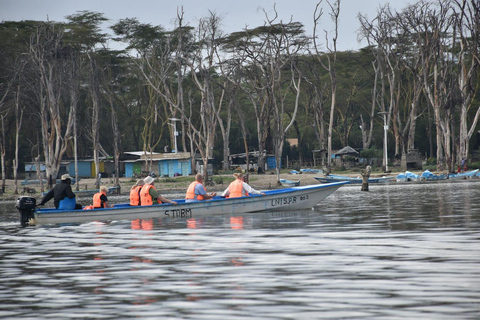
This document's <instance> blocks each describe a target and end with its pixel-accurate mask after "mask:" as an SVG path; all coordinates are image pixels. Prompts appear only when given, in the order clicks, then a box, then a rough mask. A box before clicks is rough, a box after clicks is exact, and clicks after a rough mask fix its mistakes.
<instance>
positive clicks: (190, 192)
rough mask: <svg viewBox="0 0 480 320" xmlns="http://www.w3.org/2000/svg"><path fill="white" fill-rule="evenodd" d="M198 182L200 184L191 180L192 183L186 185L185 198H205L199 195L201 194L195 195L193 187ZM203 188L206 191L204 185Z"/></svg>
mask: <svg viewBox="0 0 480 320" xmlns="http://www.w3.org/2000/svg"><path fill="white" fill-rule="evenodd" d="M199 184H200V182H198V181H193V182H192V183H190V185H189V186H188V189H187V194H186V195H185V199H195V197H196V199H197V200H205V198H204V197H203V195H201V194H199V195H195V187H196V186H197V185H199ZM203 189H204V190H205V191H207V189H206V188H205V187H203Z"/></svg>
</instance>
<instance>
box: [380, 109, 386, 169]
mask: <svg viewBox="0 0 480 320" xmlns="http://www.w3.org/2000/svg"><path fill="white" fill-rule="evenodd" d="M378 114H381V115H383V132H384V135H383V156H384V159H383V161H384V165H385V172H388V151H387V150H388V149H387V132H388V125H387V114H388V112H385V111H383V112H379V113H378Z"/></svg>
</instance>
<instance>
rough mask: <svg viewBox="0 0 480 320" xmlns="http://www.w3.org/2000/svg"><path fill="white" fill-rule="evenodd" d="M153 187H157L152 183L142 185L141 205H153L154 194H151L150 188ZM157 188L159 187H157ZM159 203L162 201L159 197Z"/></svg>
mask: <svg viewBox="0 0 480 320" xmlns="http://www.w3.org/2000/svg"><path fill="white" fill-rule="evenodd" d="M151 188H153V189H155V187H154V186H152V185H151V184H147V185H145V186H143V187H142V190H140V205H141V206H151V205H152V204H153V200H152V196H151V195H150V189H151ZM155 190H157V189H155ZM157 202H158V203H162V201H160V200H158V199H157Z"/></svg>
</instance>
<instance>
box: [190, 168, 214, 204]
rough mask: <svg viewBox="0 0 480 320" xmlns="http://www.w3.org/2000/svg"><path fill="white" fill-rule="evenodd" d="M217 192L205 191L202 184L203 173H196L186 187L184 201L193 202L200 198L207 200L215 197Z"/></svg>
mask: <svg viewBox="0 0 480 320" xmlns="http://www.w3.org/2000/svg"><path fill="white" fill-rule="evenodd" d="M216 195H217V193H215V192H212V193H207V189H206V188H205V186H204V185H203V175H202V174H201V173H197V174H196V175H195V181H193V182H192V183H190V185H189V186H188V189H187V194H186V195H185V202H195V201H201V200H208V199H212V198H213V197H215V196H216Z"/></svg>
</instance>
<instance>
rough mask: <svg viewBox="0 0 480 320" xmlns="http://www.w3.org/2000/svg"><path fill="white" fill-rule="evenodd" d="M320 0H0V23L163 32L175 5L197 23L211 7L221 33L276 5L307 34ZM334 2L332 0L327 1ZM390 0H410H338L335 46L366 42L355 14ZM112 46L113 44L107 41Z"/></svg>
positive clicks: (394, 4)
mask: <svg viewBox="0 0 480 320" xmlns="http://www.w3.org/2000/svg"><path fill="white" fill-rule="evenodd" d="M319 1H320V0H318V1H317V0H276V1H272V0H235V1H231V0H133V1H132V0H129V1H127V0H0V21H22V20H39V21H47V20H48V21H55V22H61V21H65V20H66V19H65V17H66V16H68V15H72V14H75V13H77V12H78V11H84V10H88V11H93V12H99V13H103V14H104V16H105V17H106V18H107V19H109V21H108V22H107V23H105V24H104V25H103V28H104V29H105V32H109V33H111V30H110V29H109V28H108V27H109V26H111V25H113V24H115V23H116V22H118V21H119V20H121V19H125V18H137V19H138V21H139V22H140V23H149V24H151V25H155V26H158V25H161V26H163V27H164V28H165V29H167V30H171V29H173V28H174V20H175V18H176V16H177V10H178V8H180V7H182V6H183V11H184V18H185V19H184V20H185V22H186V23H187V24H188V25H190V26H192V27H196V26H197V25H198V21H199V19H200V18H204V17H208V16H209V11H212V12H215V13H216V14H217V15H219V16H220V17H221V18H222V27H221V28H222V30H223V31H224V32H225V33H230V32H236V31H241V30H243V29H244V28H245V27H250V28H254V27H258V26H262V25H263V24H264V21H265V13H264V10H265V11H266V12H267V13H268V15H269V17H273V14H274V6H275V8H276V11H277V13H278V20H277V22H280V20H281V21H283V22H285V23H286V22H289V21H290V20H292V21H298V22H301V23H303V24H304V26H305V32H306V33H307V34H309V35H311V34H312V31H313V14H314V10H315V6H316V4H317V3H318V2H319ZM330 1H331V2H333V1H334V0H330ZM387 3H389V5H390V7H391V8H392V9H395V10H397V11H401V10H402V9H403V8H405V7H406V6H407V5H408V4H409V3H413V1H412V0H410V1H408V0H392V1H387V0H341V4H340V21H339V37H338V42H337V49H338V50H340V51H344V50H358V49H360V48H362V47H364V46H366V43H365V42H362V43H359V42H358V40H357V31H358V29H359V27H360V23H359V21H358V18H357V16H358V14H359V13H361V14H362V15H364V16H367V17H368V18H369V19H370V20H372V19H373V18H374V17H375V15H376V13H377V10H378V8H379V7H380V6H383V5H385V4H387ZM320 7H321V8H322V10H323V15H322V17H321V19H320V24H319V26H318V28H319V30H320V31H322V38H321V39H320V41H321V42H322V43H323V48H321V49H325V41H324V39H325V37H324V34H325V33H324V31H328V32H332V31H333V30H334V29H333V24H332V20H331V18H330V15H329V13H330V12H331V11H330V8H329V6H328V4H327V0H323V1H322V2H321V5H320ZM109 46H110V47H111V48H112V49H117V48H116V47H115V46H116V44H114V43H110V44H109Z"/></svg>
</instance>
